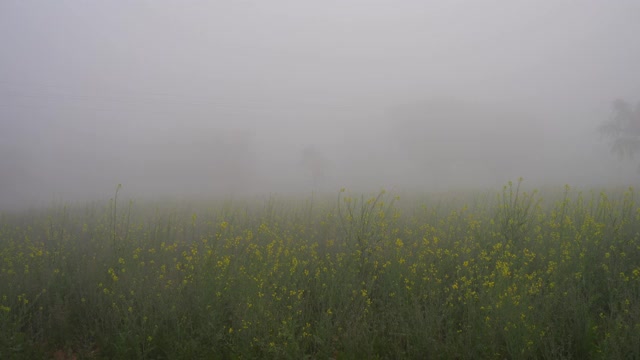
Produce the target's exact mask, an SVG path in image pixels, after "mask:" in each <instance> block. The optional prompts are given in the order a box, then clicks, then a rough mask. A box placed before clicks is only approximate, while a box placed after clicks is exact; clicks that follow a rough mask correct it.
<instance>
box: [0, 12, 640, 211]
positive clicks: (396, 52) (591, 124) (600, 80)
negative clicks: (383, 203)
mask: <svg viewBox="0 0 640 360" xmlns="http://www.w3.org/2000/svg"><path fill="white" fill-rule="evenodd" d="M639 17H640V4H639V3H638V2H636V1H616V2H604V1H583V2H580V6H578V5H577V4H575V3H570V2H557V1H524V2H504V1H482V2H470V1H402V2H397V1H393V2H392V1H371V0H369V1H351V0H349V1H322V2H310V1H234V2H231V1H151V0H147V1H126V2H125V1H118V2H86V1H82V2H81V1H55V2H51V1H18V0H6V1H2V2H1V3H0V44H1V46H2V56H0V208H4V209H11V208H17V207H26V206H37V205H43V204H47V203H49V202H51V201H53V200H65V201H88V200H93V199H104V198H108V197H110V196H112V195H113V192H114V190H115V187H116V186H117V184H122V185H123V191H125V192H126V193H127V194H128V195H130V196H133V197H138V198H158V197H167V196H179V197H192V198H205V197H228V196H247V195H257V194H271V193H300V194H305V193H310V192H311V191H317V192H329V193H330V192H335V193H337V192H338V191H339V189H340V188H343V187H346V188H348V189H351V190H356V191H375V190H379V189H387V190H397V191H401V190H402V191H420V192H428V191H448V190H456V189H469V188H480V189H486V188H495V189H498V188H499V187H501V186H502V185H504V184H505V183H506V182H507V181H509V180H516V179H518V178H519V177H523V178H524V180H525V182H526V183H527V184H529V185H531V186H554V185H557V186H562V185H564V184H571V185H577V186H585V187H597V186H630V185H634V184H635V183H637V179H638V176H639V174H638V171H637V165H634V163H632V162H624V161H619V160H618V159H617V157H616V156H615V155H614V154H612V153H611V152H610V151H609V147H608V144H607V143H606V142H604V141H602V139H600V135H599V134H598V132H597V131H596V129H597V126H598V125H599V124H600V123H601V122H602V121H605V120H607V119H608V118H609V117H610V116H611V103H612V101H613V100H615V99H618V98H621V99H628V100H629V101H631V102H635V101H637V100H639V99H640V71H639V69H638V64H640V41H638V40H637V37H638V35H637V34H640V22H638V21H637V19H638V18H639Z"/></svg>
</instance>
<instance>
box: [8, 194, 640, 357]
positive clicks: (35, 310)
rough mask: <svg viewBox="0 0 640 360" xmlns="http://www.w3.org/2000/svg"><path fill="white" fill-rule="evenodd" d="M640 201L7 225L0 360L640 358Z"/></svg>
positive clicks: (435, 205)
mask: <svg viewBox="0 0 640 360" xmlns="http://www.w3.org/2000/svg"><path fill="white" fill-rule="evenodd" d="M637 196H638V195H637V193H636V192H635V191H634V190H633V189H629V190H627V191H616V190H608V191H606V192H586V193H582V192H578V191H574V190H571V189H570V188H568V187H567V188H565V189H564V191H563V192H559V193H558V192H556V193H545V194H544V196H543V195H541V194H539V193H537V192H535V191H523V190H522V189H521V188H520V184H519V183H518V184H509V185H507V186H505V188H504V189H503V190H502V191H499V192H496V193H495V194H494V193H461V194H444V195H431V196H425V197H421V198H420V197H417V196H414V197H411V196H406V197H404V196H403V197H401V198H400V199H399V200H398V199H396V198H394V197H392V196H391V195H388V194H385V193H380V194H378V195H376V196H371V197H367V196H356V195H353V196H351V195H349V194H347V193H346V192H342V191H341V192H340V194H339V196H338V197H315V198H314V199H306V200H305V199H287V198H284V197H282V198H277V197H272V198H270V199H267V200H264V201H247V202H236V203H233V202H217V203H210V204H208V203H202V204H184V203H182V204H180V203H174V204H166V205H164V206H163V205H158V204H155V205H151V204H135V203H133V202H130V203H129V204H128V206H125V207H123V206H122V204H118V203H117V201H116V200H117V199H115V198H114V199H113V200H112V201H111V202H110V203H107V204H100V203H93V204H88V205H84V206H83V205H73V206H54V207H52V208H50V209H47V210H32V211H27V212H22V213H4V214H1V215H0V358H2V359H21V358H24V359H32V358H56V359H65V358H68V359H72V358H77V359H81V358H87V359H103V358H105V359H106V358H113V359H194V358H230V359H235V358H245V359H253V358H278V359H282V358H284V359H288V358H293V359H305V358H307V359H352V358H379V359H399V358H420V359H424V358H437V359H439V358H442V359H462V358H464V359H467V358H486V359H532V358H547V359H562V358H565V359H571V358H603V359H612V358H618V359H624V358H627V359H637V358H640V209H639V207H638V205H637V204H636V201H637V200H636V198H637ZM117 205H118V206H117Z"/></svg>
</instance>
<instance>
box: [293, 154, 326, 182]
mask: <svg viewBox="0 0 640 360" xmlns="http://www.w3.org/2000/svg"><path fill="white" fill-rule="evenodd" d="M298 164H299V165H301V166H303V167H304V168H305V169H306V171H307V172H308V173H309V174H310V175H311V181H312V182H313V188H314V189H315V188H317V187H318V186H319V185H320V184H321V183H322V182H323V181H324V179H325V176H326V171H327V166H328V161H327V160H326V159H325V157H324V156H323V155H322V154H321V153H320V152H319V151H318V150H317V149H316V148H315V147H313V146H308V147H306V148H305V149H304V150H302V158H301V159H300V162H299V163H298Z"/></svg>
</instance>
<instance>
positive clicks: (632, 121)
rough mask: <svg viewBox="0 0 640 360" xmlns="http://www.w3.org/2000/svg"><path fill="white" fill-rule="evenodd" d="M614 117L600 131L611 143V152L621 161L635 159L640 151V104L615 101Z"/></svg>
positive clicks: (613, 107)
mask: <svg viewBox="0 0 640 360" xmlns="http://www.w3.org/2000/svg"><path fill="white" fill-rule="evenodd" d="M611 108H612V116H611V118H610V119H609V120H607V121H605V122H603V123H602V124H601V125H600V127H599V128H598V131H599V132H600V134H601V135H602V136H603V137H604V138H607V139H608V140H609V141H610V142H611V144H610V145H611V151H612V152H613V153H616V154H617V155H618V156H619V157H620V159H633V158H634V156H635V154H636V153H638V152H639V151H640V102H638V103H637V104H636V106H635V107H634V106H632V105H631V104H630V103H628V102H627V101H625V100H620V99H618V100H615V101H614V102H613V104H612V106H611Z"/></svg>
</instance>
